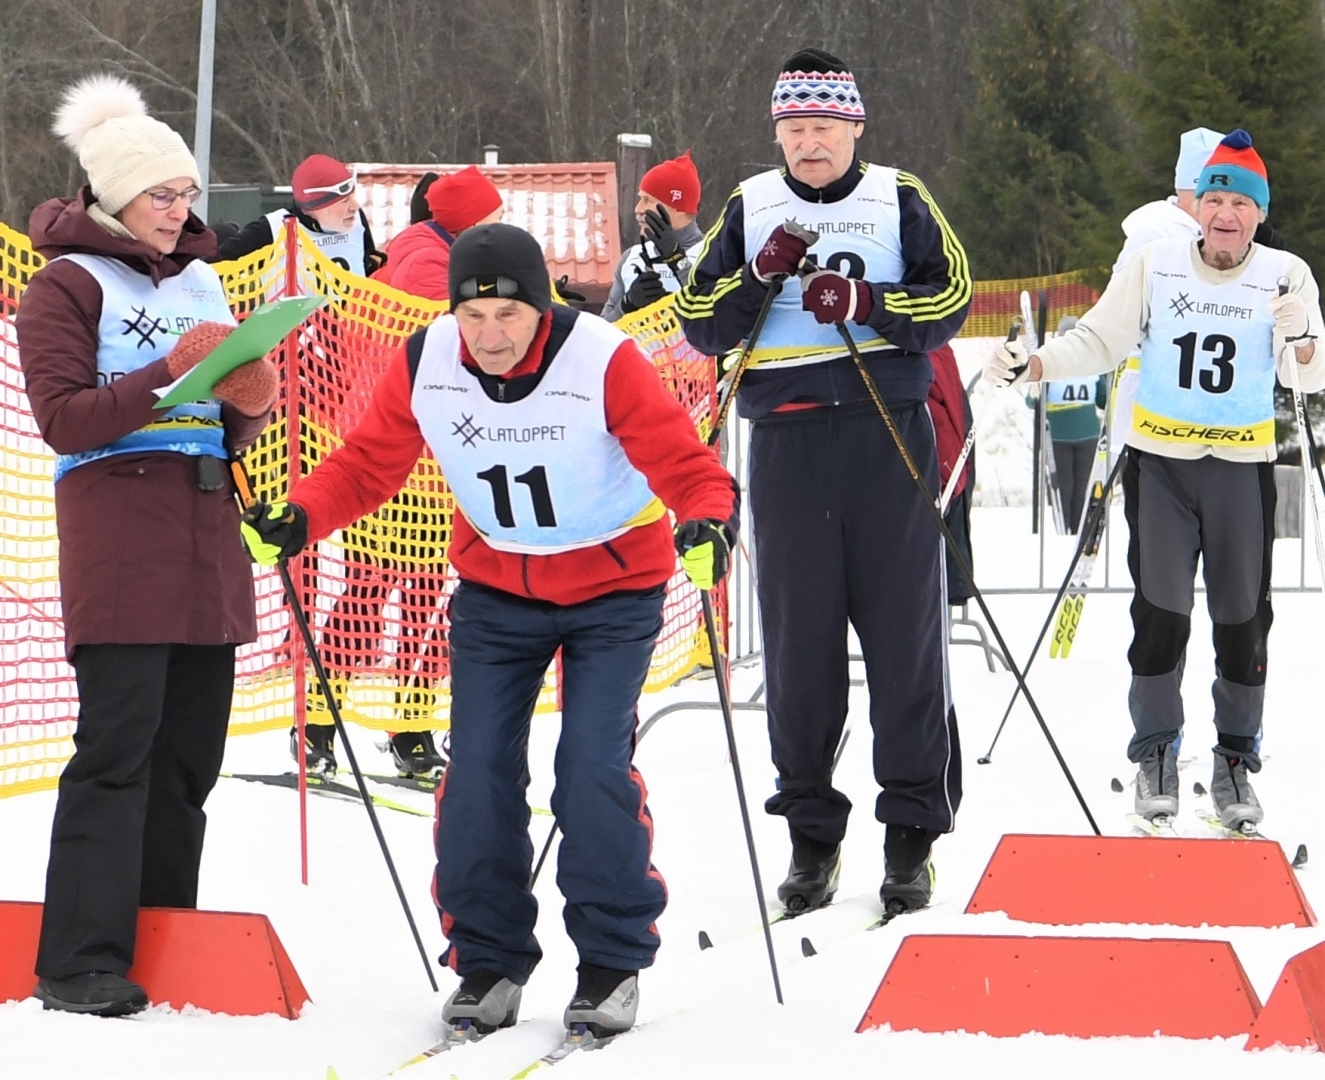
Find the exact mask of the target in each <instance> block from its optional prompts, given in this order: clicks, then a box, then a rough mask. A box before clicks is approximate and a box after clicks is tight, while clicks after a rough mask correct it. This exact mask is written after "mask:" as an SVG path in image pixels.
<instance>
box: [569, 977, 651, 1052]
mask: <svg viewBox="0 0 1325 1080" xmlns="http://www.w3.org/2000/svg"><path fill="white" fill-rule="evenodd" d="M577 970H578V971H579V974H580V980H579V983H578V984H577V985H576V987H575V996H574V997H573V998H571V999H570V1004H569V1005H567V1006H566V1012H565V1014H564V1015H563V1016H562V1022H563V1023H565V1025H566V1028H567V1030H569V1031H572V1032H573V1031H574V1030H575V1029H576V1027H577V1026H578V1025H580V1024H583V1025H584V1026H585V1027H586V1028H588V1030H590V1031H592V1032H593V1033H594V1035H596V1036H597V1037H598V1038H600V1039H606V1038H609V1037H610V1036H612V1035H620V1034H621V1032H623V1031H629V1030H630V1029H631V1028H632V1027H634V1025H635V1013H636V1011H637V1010H638V1009H639V972H638V971H621V970H618V969H617V968H605V967H598V966H597V965H596V964H586V963H584V962H583V961H581V962H580V966H579V968H578V969H577Z"/></svg>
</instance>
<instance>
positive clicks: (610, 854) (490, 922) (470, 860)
mask: <svg viewBox="0 0 1325 1080" xmlns="http://www.w3.org/2000/svg"><path fill="white" fill-rule="evenodd" d="M663 595H664V590H663V588H662V586H659V587H658V588H656V589H649V590H644V591H636V592H619V593H611V594H609V595H607V596H602V597H598V598H596V599H593V600H589V601H586V602H584V603H581V604H572V605H566V606H562V605H558V604H551V603H546V602H543V601H538V600H527V599H523V598H521V597H518V596H514V595H512V594H510V593H506V592H501V591H499V590H496V589H491V588H487V587H485V586H482V585H475V584H473V583H470V582H461V584H460V585H459V586H458V587H457V589H456V591H455V594H454V596H453V597H452V598H451V602H450V608H449V615H450V623H451V629H450V635H449V642H450V650H451V764H450V766H449V767H448V768H447V770H446V775H445V778H444V780H443V783H442V785H441V787H440V789H439V791H438V795H437V824H436V848H437V874H436V883H435V884H436V894H435V896H436V901H437V907H438V909H439V911H440V913H441V917H442V932H443V933H444V934H445V935H446V937H447V940H448V941H449V943H450V944H449V947H448V948H447V951H446V954H445V955H444V956H443V962H444V963H446V964H448V965H449V966H450V967H452V968H453V969H454V970H456V971H457V972H458V973H459V974H460V975H462V976H463V975H466V974H468V973H469V972H471V971H474V970H476V969H485V970H489V971H496V972H498V973H500V974H501V975H503V976H505V977H506V978H509V979H511V980H512V981H514V982H516V983H520V984H523V983H525V982H526V981H527V980H528V978H529V975H530V973H531V972H532V971H533V970H534V967H535V966H536V965H537V964H538V961H539V960H540V959H541V958H542V955H543V953H542V950H541V949H540V948H539V945H538V940H537V939H536V938H535V936H534V924H535V922H536V920H537V917H538V902H537V901H536V900H535V899H534V895H533V892H532V890H531V888H530V877H531V875H532V869H533V853H534V848H533V841H532V840H531V839H530V835H529V822H530V812H529V804H528V802H527V801H526V798H525V792H526V789H527V788H528V786H529V762H528V749H529V725H530V720H531V718H532V716H533V713H534V705H535V702H536V701H537V700H538V693H539V690H540V688H541V687H542V685H543V678H544V674H545V673H546V671H547V668H548V665H549V664H551V663H552V659H553V656H554V655H555V654H556V651H557V649H558V648H560V649H561V650H562V687H561V690H562V713H561V737H560V740H559V741H558V743H557V751H556V758H555V763H554V768H555V772H556V787H555V790H554V791H553V793H552V812H553V814H554V815H555V816H556V821H557V824H558V825H559V826H560V828H561V832H562V840H561V846H560V849H559V851H558V857H557V885H558V886H559V887H560V889H561V893H562V896H563V897H565V901H566V903H565V908H564V918H565V922H566V932H567V933H568V934H569V935H570V938H571V940H572V941H574V943H575V946H576V948H577V949H578V951H579V954H580V959H581V960H582V961H586V962H588V963H591V964H596V965H599V966H601V967H609V968H616V969H619V970H624V971H633V970H637V969H639V968H645V967H648V966H649V965H650V964H652V963H653V957H654V954H655V953H656V952H657V950H658V943H659V938H658V931H657V928H656V927H655V926H654V922H655V920H656V919H657V918H658V916H659V915H660V914H661V913H662V910H663V908H664V906H665V905H666V902H667V890H666V886H665V885H664V884H663V880H662V875H661V874H659V873H658V871H657V869H655V867H654V866H653V863H652V862H651V861H650V855H651V850H652V840H653V819H652V817H651V816H650V814H649V808H648V806H647V805H646V802H645V800H646V797H647V792H646V791H645V788H644V780H643V778H642V777H641V776H640V774H639V772H638V771H637V770H636V769H635V767H634V766H633V765H632V764H631V758H632V757H633V756H634V751H635V726H636V721H637V716H636V711H635V709H636V704H637V702H638V700H639V694H640V689H641V688H642V687H643V685H644V678H645V676H646V675H647V673H648V669H649V660H650V658H651V657H652V655H653V646H654V642H655V641H656V640H657V637H658V634H659V632H660V631H661V629H662V605H663ZM550 722H551V721H550V720H549V723H550Z"/></svg>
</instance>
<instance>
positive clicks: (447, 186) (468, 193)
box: [428, 165, 501, 236]
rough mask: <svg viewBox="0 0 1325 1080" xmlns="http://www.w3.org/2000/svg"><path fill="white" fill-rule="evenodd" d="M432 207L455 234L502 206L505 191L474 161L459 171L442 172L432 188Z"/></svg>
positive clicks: (434, 215)
mask: <svg viewBox="0 0 1325 1080" xmlns="http://www.w3.org/2000/svg"><path fill="white" fill-rule="evenodd" d="M428 209H429V210H431V211H432V219H433V221H435V222H437V224H438V225H440V226H441V227H442V228H443V229H445V230H446V231H447V232H449V233H450V234H451V235H452V236H458V235H459V234H460V233H461V231H462V230H464V229H469V228H472V227H473V226H475V225H477V224H478V223H479V222H480V221H482V220H483V219H484V218H485V217H487V216H488V215H489V214H491V213H492V212H493V211H494V210H500V209H501V192H500V191H498V190H497V189H496V187H495V186H494V185H493V183H492V181H491V180H489V179H488V178H487V177H486V176H484V175H483V174H482V173H481V172H479V168H478V166H477V165H470V166H469V167H468V168H464V169H461V170H460V171H459V172H456V173H451V174H449V175H448V176H442V177H439V178H438V179H436V180H434V181H433V182H432V186H431V187H429V188H428Z"/></svg>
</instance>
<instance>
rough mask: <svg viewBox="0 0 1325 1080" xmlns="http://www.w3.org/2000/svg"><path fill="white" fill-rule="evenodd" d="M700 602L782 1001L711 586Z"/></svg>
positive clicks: (770, 957)
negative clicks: (719, 649)
mask: <svg viewBox="0 0 1325 1080" xmlns="http://www.w3.org/2000/svg"><path fill="white" fill-rule="evenodd" d="M699 601H700V603H701V604H702V605H703V607H704V631H705V633H707V634H708V639H709V649H710V651H711V652H712V655H713V674H714V676H715V679H714V681H715V682H716V683H717V684H718V704H719V705H721V706H722V723H723V726H724V727H726V729H727V753H728V754H730V755H731V759H732V776H733V777H735V779H736V798H737V801H738V802H739V803H740V804H741V823H742V824H743V825H744V826H745V846H746V848H747V849H748V850H749V852H750V870H751V872H752V873H753V874H754V879H755V897H756V898H757V899H758V901H759V918H760V920H761V921H762V922H763V924H764V944H765V945H767V946H768V966H769V969H770V970H771V971H772V973H773V993H774V994H776V995H777V999H778V1004H779V1005H781V1004H782V983H781V982H780V981H779V979H778V961H777V957H776V956H775V955H774V953H773V931H772V928H771V927H770V926H769V924H768V906H767V905H766V904H765V903H764V886H763V883H762V881H761V880H760V876H759V856H758V855H756V854H755V837H754V831H753V830H752V829H751V828H750V807H749V806H748V805H747V804H746V801H745V784H744V782H743V781H742V780H741V759H740V758H739V757H737V755H736V728H735V725H734V724H733V722H732V702H731V686H730V685H729V683H728V676H729V672H728V670H727V665H726V661H725V660H724V658H723V655H722V653H720V652H719V651H718V628H717V625H716V623H715V622H714V620H713V599H712V597H711V595H710V593H709V591H708V590H707V589H705V590H701V592H700V594H699Z"/></svg>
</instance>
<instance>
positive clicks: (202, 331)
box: [166, 322, 235, 379]
mask: <svg viewBox="0 0 1325 1080" xmlns="http://www.w3.org/2000/svg"><path fill="white" fill-rule="evenodd" d="M234 329H235V328H234V327H233V326H227V325H226V324H225V323H219V322H204V323H199V324H198V325H197V326H194V327H190V328H189V329H188V330H185V331H184V333H182V334H180V336H179V340H178V341H177V342H175V347H174V348H173V349H171V350H170V352H168V353H167V354H166V367H168V368H169V369H170V377H171V378H172V379H178V378H179V377H180V376H181V375H183V374H184V373H185V372H186V371H191V370H193V368H194V367H196V366H197V365H198V363H200V362H201V361H202V359H203V357H205V356H206V355H207V354H208V353H209V352H211V351H212V350H213V349H214V348H216V346H218V345H220V344H221V342H223V341H224V340H225V339H226V338H227V337H229V336H230V334H231V332H232V331H233V330H234Z"/></svg>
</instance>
